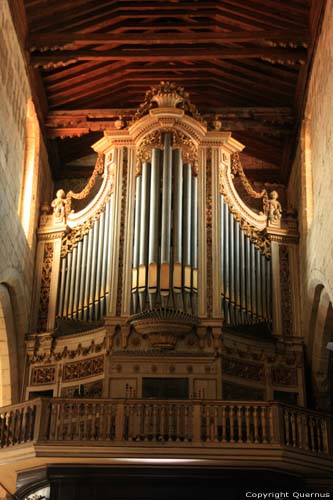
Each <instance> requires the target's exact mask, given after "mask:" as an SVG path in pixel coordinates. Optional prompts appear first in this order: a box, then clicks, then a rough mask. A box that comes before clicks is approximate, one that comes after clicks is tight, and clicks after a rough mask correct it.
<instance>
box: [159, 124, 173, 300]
mask: <svg viewBox="0 0 333 500" xmlns="http://www.w3.org/2000/svg"><path fill="white" fill-rule="evenodd" d="M171 142H172V137H171V134H170V133H166V134H165V135H164V151H163V153H164V154H163V183H162V222H161V281H160V286H161V295H162V296H163V295H164V296H166V295H168V294H169V287H170V250H171V247H170V244H171V193H172V148H171ZM163 302H164V303H165V300H164V301H163ZM163 305H164V304H163Z"/></svg>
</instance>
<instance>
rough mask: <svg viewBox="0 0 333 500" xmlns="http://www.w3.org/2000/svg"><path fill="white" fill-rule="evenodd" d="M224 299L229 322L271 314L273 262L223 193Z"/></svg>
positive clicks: (258, 319) (268, 317) (267, 318)
mask: <svg viewBox="0 0 333 500" xmlns="http://www.w3.org/2000/svg"><path fill="white" fill-rule="evenodd" d="M220 214H221V259H222V262H221V273H222V276H221V299H222V311H223V315H224V322H225V324H226V325H228V324H229V325H237V324H243V323H256V322H262V321H266V322H267V323H270V322H271V320H272V317H271V283H270V273H271V262H270V260H269V259H268V258H267V257H266V256H265V255H264V254H263V253H262V252H261V250H260V249H259V248H257V247H256V246H255V244H254V243H253V242H252V241H251V240H250V238H249V237H248V236H247V235H246V234H245V232H244V231H243V229H242V228H241V225H240V223H239V222H238V221H237V220H236V219H235V218H234V216H233V214H232V213H231V211H230V209H229V207H228V205H227V204H226V203H225V201H224V198H223V195H221V208H220Z"/></svg>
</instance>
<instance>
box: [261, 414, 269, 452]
mask: <svg viewBox="0 0 333 500" xmlns="http://www.w3.org/2000/svg"><path fill="white" fill-rule="evenodd" d="M261 429H262V442H263V443H264V444H267V443H268V439H267V408H265V407H264V406H262V407H261Z"/></svg>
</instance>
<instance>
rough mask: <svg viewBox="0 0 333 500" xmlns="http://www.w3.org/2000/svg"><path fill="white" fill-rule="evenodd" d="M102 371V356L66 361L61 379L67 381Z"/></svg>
mask: <svg viewBox="0 0 333 500" xmlns="http://www.w3.org/2000/svg"><path fill="white" fill-rule="evenodd" d="M103 372H104V356H96V357H95V358H90V359H85V360H83V361H77V362H75V363H67V364H65V365H64V369H63V375H62V380H63V381H64V382H69V381H70V380H77V379H80V378H86V377H93V376H95V375H99V374H100V373H103Z"/></svg>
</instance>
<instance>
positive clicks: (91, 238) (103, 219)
mask: <svg viewBox="0 0 333 500" xmlns="http://www.w3.org/2000/svg"><path fill="white" fill-rule="evenodd" d="M112 206H113V205H112V196H111V200H110V201H109V202H108V203H107V204H106V206H105V211H104V212H102V213H101V215H100V217H99V219H97V220H96V221H94V223H93V226H92V227H91V228H90V229H89V231H88V233H87V234H85V235H84V236H83V238H82V240H80V241H79V242H78V243H77V245H76V246H74V248H73V249H72V250H71V251H70V252H68V253H67V254H66V255H65V256H64V257H62V258H61V274H60V283H59V292H58V305H57V315H58V317H61V318H72V319H77V320H98V319H100V318H101V317H102V315H103V314H104V312H105V311H106V297H107V295H108V290H107V275H108V266H109V262H110V255H109V248H110V238H111V236H112V223H111V222H112V217H111V215H112Z"/></svg>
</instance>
